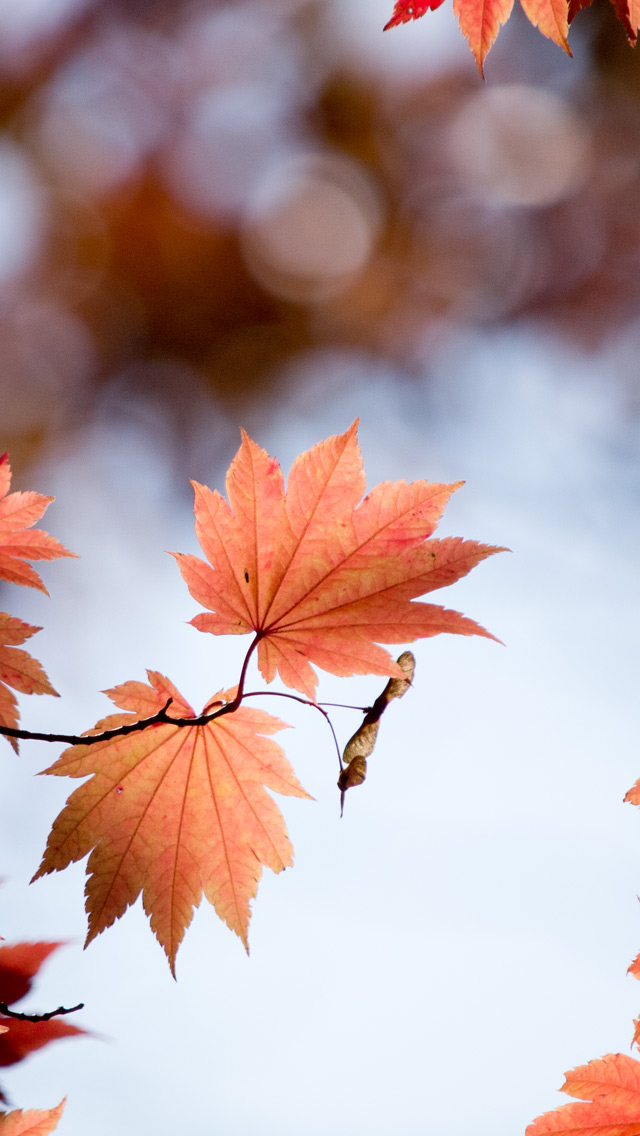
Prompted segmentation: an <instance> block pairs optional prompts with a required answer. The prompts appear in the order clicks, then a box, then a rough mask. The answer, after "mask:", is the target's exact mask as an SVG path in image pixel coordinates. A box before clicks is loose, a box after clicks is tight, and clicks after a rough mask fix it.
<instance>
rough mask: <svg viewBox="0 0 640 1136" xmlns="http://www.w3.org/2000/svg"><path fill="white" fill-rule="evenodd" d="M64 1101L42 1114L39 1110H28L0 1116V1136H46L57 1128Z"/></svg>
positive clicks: (18, 1110) (17, 1110)
mask: <svg viewBox="0 0 640 1136" xmlns="http://www.w3.org/2000/svg"><path fill="white" fill-rule="evenodd" d="M64 1106H65V1101H60V1104H59V1105H58V1106H57V1107H56V1108H48V1109H46V1110H45V1111H44V1112H43V1111H42V1110H41V1109H39V1108H30V1109H29V1110H28V1111H27V1112H23V1111H22V1109H16V1110H15V1111H14V1112H5V1113H2V1114H1V1115H0V1136H48V1134H49V1132H53V1130H54V1128H57V1126H58V1121H59V1119H60V1117H61V1116H62V1110H63V1108H64Z"/></svg>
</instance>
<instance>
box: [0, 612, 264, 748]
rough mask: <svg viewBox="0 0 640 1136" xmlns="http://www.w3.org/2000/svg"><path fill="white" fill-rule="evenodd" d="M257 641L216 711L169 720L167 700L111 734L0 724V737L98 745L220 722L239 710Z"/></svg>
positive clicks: (258, 639)
mask: <svg viewBox="0 0 640 1136" xmlns="http://www.w3.org/2000/svg"><path fill="white" fill-rule="evenodd" d="M261 638H262V635H261V633H260V632H258V634H257V635H256V637H255V639H254V640H253V643H252V644H251V646H250V647H249V650H248V651H247V653H246V655H245V659H244V663H243V664H242V671H241V672H240V681H239V682H238V691H237V694H236V696H235V698H234V699H233V701H232V702H223V703H219V702H215V703H213V704H212V705H215V706H218V709H217V710H213V711H211V712H210V713H209V714H199V715H197V716H195V717H193V718H172V717H171V716H170V715H169V714H167V710H168V709H169V707H170V705H171V703H172V702H173V699H172V698H169V699H167V701H166V702H165V704H164V706H163V707H162V709H161V710H158V712H157V714H153V715H152V716H151V717H150V718H140V719H139V721H137V722H127V723H126V724H125V725H124V726H116V727H115V728H114V729H113V730H103V731H102V732H101V733H99V734H43V733H40V732H38V731H36V730H19V729H17V728H15V727H14V726H3V725H2V724H0V734H4V735H5V736H6V737H8V738H20V739H21V740H23V741H35V742H66V743H67V744H68V745H96V744H97V743H98V742H108V741H111V739H112V738H120V737H126V735H127V734H134V733H139V732H140V731H141V730H146V729H148V727H149V726H157V725H158V724H160V723H162V724H164V725H172V726H206V725H207V723H208V722H212V721H213V719H214V718H220V717H222V715H223V714H233V713H234V711H236V710H237V709H238V707H239V706H240V703H241V702H242V699H243V697H244V693H243V691H244V683H245V679H246V675H247V667H248V665H249V659H250V658H251V655H252V654H253V652H254V650H255V648H256V647H257V645H258V643H259V642H260V639H261Z"/></svg>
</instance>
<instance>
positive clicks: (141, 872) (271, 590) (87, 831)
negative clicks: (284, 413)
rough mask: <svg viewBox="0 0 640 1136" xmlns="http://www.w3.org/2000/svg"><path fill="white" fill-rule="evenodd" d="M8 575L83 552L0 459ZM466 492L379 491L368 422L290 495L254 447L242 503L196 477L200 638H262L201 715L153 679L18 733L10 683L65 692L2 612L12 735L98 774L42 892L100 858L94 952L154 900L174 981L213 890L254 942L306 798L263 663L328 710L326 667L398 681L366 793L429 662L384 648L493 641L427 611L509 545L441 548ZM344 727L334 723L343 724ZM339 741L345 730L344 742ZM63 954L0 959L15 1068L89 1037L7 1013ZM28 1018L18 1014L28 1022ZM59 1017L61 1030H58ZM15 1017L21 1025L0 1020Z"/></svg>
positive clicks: (0, 701) (10, 1117)
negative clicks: (263, 893)
mask: <svg viewBox="0 0 640 1136" xmlns="http://www.w3.org/2000/svg"><path fill="white" fill-rule="evenodd" d="M0 478H1V486H0V487H1V489H2V493H1V495H0V578H4V579H6V580H9V581H11V582H12V583H16V584H22V585H26V586H29V587H36V588H39V589H41V590H45V589H44V585H43V583H42V581H41V579H40V577H39V576H38V575H37V573H36V572H35V571H34V570H33V568H32V567H31V565H30V563H29V561H30V560H34V559H45V558H47V559H52V558H54V557H60V556H71V555H73V554H72V553H70V552H68V551H67V549H65V548H64V547H63V546H62V545H61V544H59V543H58V542H57V541H56V540H55V539H54V538H53V537H50V536H48V534H46V533H43V532H42V531H40V530H38V529H34V528H33V525H34V524H35V522H36V521H37V520H39V519H40V517H41V516H42V513H43V511H44V509H45V508H46V506H47V505H48V504H49V503H50V501H51V498H47V497H43V496H41V495H40V494H37V493H10V491H9V490H10V478H11V471H10V466H9V462H8V457H7V455H6V454H5V455H3V457H2V458H1V459H0ZM460 484H461V483H456V484H453V485H441V484H431V483H429V482H426V481H416V482H413V483H411V484H407V483H406V482H404V481H400V482H395V483H393V482H384V483H382V484H381V485H378V486H376V487H375V488H374V489H373V490H371V492H370V493H369V494H368V495H367V496H363V495H364V492H365V478H364V471H363V468H362V459H361V455H360V450H359V447H358V442H357V423H354V424H353V426H352V427H351V428H350V429H349V430H347V431H346V432H345V433H344V434H341V435H337V436H335V437H332V438H329V439H327V440H326V441H325V442H321V443H319V444H318V445H316V446H314V447H313V449H311V450H309V451H308V452H307V453H304V454H301V455H300V457H299V458H298V459H297V460H296V461H295V462H294V465H293V468H292V470H291V472H290V475H289V479H288V484H287V486H286V489H285V481H284V476H283V474H282V471H281V469H280V466H279V465H278V463H277V461H275V459H273V458H272V457H270V456H269V455H268V454H267V453H266V452H265V451H264V450H263V449H261V448H260V447H259V446H258V445H257V444H256V443H255V442H253V441H252V440H251V439H250V438H249V437H248V436H247V435H246V434H243V438H242V444H241V446H240V449H239V451H238V453H237V455H236V457H235V458H234V460H233V462H232V463H231V467H230V469H229V473H228V475H227V485H226V488H227V499H225V498H224V497H222V496H221V494H220V493H218V492H217V491H212V490H210V489H208V488H207V487H206V486H203V485H199V484H196V483H194V489H195V518H196V532H197V535H198V539H199V541H200V545H201V547H202V551H203V553H204V555H205V556H206V560H202V559H200V558H198V557H195V556H184V555H180V554H176V559H177V561H178V564H179V567H180V571H181V572H182V575H183V577H184V579H185V581H186V583H187V586H188V588H189V591H190V592H191V594H192V596H193V597H194V599H196V600H197V601H198V602H199V603H200V604H201V605H202V606H203V607H205V608H206V609H207V610H206V612H204V613H201V614H199V615H196V616H195V617H194V618H193V619H192V621H191V622H192V623H193V625H194V627H196V628H197V629H198V630H199V631H203V632H207V633H211V634H214V635H220V634H233V635H242V634H249V635H251V636H252V638H251V642H250V645H249V648H248V650H247V653H246V656H245V660H244V664H243V666H242V670H241V674H240V676H239V681H238V683H237V685H236V686H234V687H232V688H231V689H229V690H227V691H218V692H216V693H213V694H212V696H211V698H210V699H209V700H208V702H207V704H206V706H205V707H204V710H203V712H202V713H201V714H197V713H196V712H195V711H194V710H193V708H192V707H191V706H190V705H189V703H188V702H187V701H186V700H185V699H184V698H183V696H182V695H181V694H180V692H179V691H178V690H177V688H176V687H175V686H174V684H173V683H172V682H171V680H170V679H168V678H165V677H164V676H162V675H160V674H158V673H157V672H155V671H148V672H147V673H148V683H144V682H140V681H136V680H129V681H126V682H124V683H122V684H120V685H119V686H116V687H114V688H113V689H112V690H109V691H106V693H107V694H108V695H109V697H110V698H111V699H112V701H113V702H114V703H115V705H116V707H117V708H118V711H119V712H118V713H115V714H111V715H110V716H108V717H107V718H104V719H103V720H101V721H100V722H98V723H97V724H96V726H95V727H94V728H93V729H92V730H88V731H87V732H86V733H85V734H84V735H81V736H75V735H69V736H67V735H59V734H49V735H46V734H45V735H43V734H36V733H32V732H30V731H28V730H22V729H19V728H18V727H17V721H18V708H17V703H16V700H15V697H14V695H13V694H12V691H11V690H10V689H9V688H10V687H13V689H15V690H19V691H20V692H22V693H38V694H45V693H48V694H55V693H56V691H55V690H54V689H53V687H52V686H51V684H50V682H49V680H48V678H47V676H46V675H45V673H44V671H43V670H42V667H41V666H40V664H39V663H38V662H37V660H35V659H33V658H32V657H31V656H30V655H28V654H27V652H26V651H23V650H22V649H21V648H20V646H19V645H20V644H21V643H23V642H24V641H25V639H27V638H28V637H30V636H31V635H32V634H34V633H35V631H37V630H39V629H38V628H36V627H31V626H30V625H28V624H25V623H22V622H21V621H20V620H19V619H17V618H15V617H14V616H10V615H7V614H0V629H1V630H2V636H3V646H2V647H1V648H0V650H1V652H2V654H0V678H1V680H2V686H1V687H0V732H3V733H4V734H5V736H6V737H7V740H8V741H9V742H10V743H11V744H12V745H14V747H16V748H17V741H18V738H19V737H23V738H43V739H44V740H49V741H55V740H58V741H59V740H66V741H68V742H70V743H71V745H70V747H69V748H68V749H66V750H65V752H64V753H63V754H62V755H61V757H60V758H58V760H57V761H56V762H54V764H53V765H51V766H50V767H49V768H48V769H47V770H45V771H44V772H45V773H49V774H53V775H55V776H66V777H72V778H78V777H79V778H88V779H87V780H85V781H84V783H83V784H82V785H81V786H80V787H79V788H78V789H76V790H75V792H74V793H72V795H71V796H70V797H69V800H68V801H67V804H66V806H65V807H64V809H63V810H62V812H61V813H60V816H59V817H58V818H57V820H56V821H55V822H54V824H53V827H52V830H51V833H50V836H49V839H48V842H47V847H46V850H45V853H44V857H43V860H42V863H41V865H40V868H39V870H38V872H37V873H36V876H35V877H34V878H36V879H37V878H38V877H39V876H42V875H44V874H46V873H49V872H52V871H56V870H61V869H64V868H65V867H67V866H68V865H69V864H71V863H72V862H74V861H77V860H79V859H82V858H84V857H85V856H87V855H88V857H89V858H88V864H87V872H88V881H87V888H86V896H87V902H86V908H87V913H88V917H89V930H88V935H87V943H89V942H90V941H91V940H92V939H93V938H94V937H95V936H96V935H97V934H99V933H100V932H101V931H103V930H104V929H105V928H107V927H108V926H110V925H111V924H112V923H113V922H114V920H115V919H117V918H119V917H120V916H121V915H122V914H123V913H124V912H125V910H126V909H127V907H128V906H129V905H130V904H132V903H133V902H134V901H135V900H136V899H137V898H138V896H139V895H140V894H142V900H143V904H144V909H145V911H146V912H147V914H148V915H149V918H150V921H151V926H152V929H153V930H154V932H155V934H156V936H157V938H158V940H159V942H160V943H161V945H162V946H163V948H164V950H165V952H166V954H167V957H168V959H169V963H170V966H171V970H172V972H173V973H175V960H176V953H177V950H178V947H179V945H180V942H181V940H182V938H183V935H184V932H185V929H186V928H187V927H188V925H189V923H190V922H191V919H192V916H193V910H194V908H195V907H197V906H198V904H199V903H200V901H201V899H202V896H203V895H204V896H206V898H207V899H208V900H209V902H210V903H211V904H213V906H214V907H215V909H216V911H217V912H218V914H219V916H220V917H221V919H223V920H224V921H225V922H226V923H227V925H228V926H229V927H230V928H231V929H232V930H233V931H235V933H236V934H237V935H238V936H239V937H240V939H241V940H242V942H243V943H244V945H245V947H247V946H248V937H247V936H248V926H249V918H250V903H251V900H252V899H253V897H254V896H255V894H256V890H257V886H258V882H259V879H260V875H261V873H262V868H263V866H267V867H270V868H271V869H272V871H274V872H279V871H281V870H282V869H283V868H284V867H286V866H288V865H290V864H291V863H292V862H293V851H292V847H291V843H290V841H289V837H288V835H287V832H286V828H285V824H284V819H283V817H282V815H281V813H280V811H279V809H278V808H277V806H276V804H275V802H274V801H273V800H272V798H271V796H270V793H269V792H268V791H267V790H270V791H272V792H277V793H280V794H283V795H289V796H297V797H307V798H308V794H307V793H306V792H305V790H304V789H303V787H302V786H301V785H300V783H299V781H298V780H297V778H296V776H295V774H294V772H293V770H292V769H291V766H290V765H289V763H288V762H287V760H286V758H285V756H284V753H283V751H282V748H281V747H280V746H279V745H278V743H277V742H276V741H274V739H273V737H272V735H273V734H276V733H279V732H280V731H281V730H282V729H284V728H285V725H286V723H284V722H282V721H280V720H279V719H278V718H275V717H273V716H272V715H271V714H267V713H266V712H265V711H263V710H260V709H258V708H256V707H255V706H248V705H247V704H246V700H247V699H248V698H250V697H255V696H256V695H257V694H259V693H260V692H257V691H252V692H248V691H246V689H245V681H246V677H247V672H248V667H249V664H250V661H251V659H252V657H253V656H254V654H255V658H256V661H257V665H258V669H259V671H260V672H261V674H262V677H263V679H264V680H265V681H266V682H267V683H271V682H272V681H273V680H274V679H276V678H277V677H279V678H280V680H281V681H282V683H283V684H284V686H285V687H287V688H289V690H295V691H297V692H298V693H297V694H295V695H291V694H288V693H284V692H283V694H284V697H289V698H291V697H293V698H295V699H297V701H299V702H303V703H306V704H307V705H309V706H311V707H312V708H315V709H316V710H319V711H320V712H321V713H322V714H323V715H324V717H325V718H327V719H328V714H327V712H326V710H324V709H323V708H322V706H321V705H320V704H319V703H318V702H317V699H316V686H317V682H318V676H317V674H316V671H315V670H314V669H313V665H312V664H314V665H315V666H317V667H320V668H321V669H323V670H325V671H329V672H331V673H333V674H335V675H338V676H348V675H356V674H357V675H367V674H370V675H382V676H385V677H386V678H387V679H388V681H387V684H386V686H385V688H384V690H383V691H382V693H381V694H380V695H379V696H378V698H377V699H376V700H375V702H374V704H373V705H372V706H371V707H363V708H362V714H363V719H362V723H361V725H360V726H359V727H358V729H357V730H356V732H355V733H354V734H353V736H352V737H351V739H350V740H349V741H348V742H347V744H346V746H345V749H344V756H343V757H341V756H340V751H339V750H338V760H339V762H340V767H341V771H340V777H339V780H338V788H339V790H340V794H341V800H342V803H344V795H345V792H346V791H347V790H348V789H349V788H353V787H355V786H356V785H360V784H362V782H363V781H364V779H365V776H366V761H367V758H368V757H369V756H370V755H371V753H372V751H373V747H374V744H375V741H376V737H377V733H378V729H379V725H380V719H381V716H382V714H383V712H384V711H385V710H386V708H387V707H388V705H389V704H390V703H391V702H392V701H393V700H395V699H397V698H400V697H402V696H403V695H404V694H405V693H406V692H407V690H409V688H410V687H411V684H412V680H413V675H414V669H415V660H414V658H413V655H412V654H411V653H410V652H408V651H405V652H403V653H402V654H401V655H400V657H399V658H398V660H397V661H396V660H394V658H393V657H392V655H391V654H389V652H388V651H387V650H385V649H384V647H383V646H381V644H397V643H408V642H413V641H415V640H417V639H423V638H429V637H431V636H433V635H438V634H441V633H442V632H449V633H453V634H457V635H481V636H485V637H488V638H493V636H492V635H491V634H490V633H489V632H487V631H485V630H484V629H483V628H482V627H480V626H479V625H478V624H477V623H474V622H473V621H472V620H470V619H468V618H466V617H465V616H463V615H461V614H460V613H459V612H456V611H451V610H449V609H447V608H443V607H441V606H439V605H436V604H431V603H423V602H415V601H416V598H417V597H419V596H423V595H425V594H428V593H430V592H432V591H435V590H436V589H439V588H442V587H445V586H447V585H449V584H452V583H454V582H455V581H456V580H458V579H459V578H460V577H461V576H464V575H466V573H467V572H469V571H470V570H471V569H472V568H473V567H474V566H475V565H476V564H478V563H479V562H480V561H481V560H483V559H485V558H486V557H488V556H491V555H492V554H493V553H495V552H498V551H501V550H500V549H498V548H496V547H493V546H489V545H483V544H478V543H477V542H475V541H465V540H461V539H460V538H446V539H443V540H438V539H434V538H433V532H434V529H435V527H436V525H437V523H438V521H439V519H440V517H441V515H442V512H443V510H444V508H445V506H446V504H447V501H448V500H449V497H450V496H451V494H452V493H453V492H454V490H456V489H458V488H459V485H460ZM331 729H332V731H333V727H331ZM334 739H335V732H334ZM58 945H59V944H56V943H33V944H19V945H17V946H13V947H11V946H6V947H0V991H1V992H2V995H3V997H2V995H0V1001H3V1005H4V1008H5V1010H6V1015H5V1018H4V1019H3V1018H0V1064H11V1063H13V1062H15V1061H19V1060H21V1059H22V1057H24V1056H25V1055H26V1054H27V1053H29V1052H31V1051H33V1050H34V1049H37V1048H39V1047H40V1046H43V1045H45V1044H47V1042H49V1041H51V1040H53V1039H54V1038H58V1037H63V1036H69V1035H72V1034H77V1033H80V1032H82V1031H81V1030H79V1029H78V1028H77V1027H75V1026H73V1025H70V1024H67V1023H66V1022H62V1021H60V1020H59V1018H58V1017H57V1016H56V1015H57V1014H62V1013H67V1012H69V1011H66V1010H64V1009H63V1008H62V1007H61V1008H60V1009H59V1010H58V1011H53V1012H52V1013H50V1014H45V1015H43V1016H42V1018H41V1020H38V1021H34V1020H33V1019H30V1020H27V1016H26V1015H22V1016H21V1015H19V1014H14V1012H13V1011H10V1010H9V1008H8V1007H9V1005H10V1004H11V1003H13V1002H15V1001H17V1000H18V999H20V998H22V997H23V996H24V995H25V994H26V993H27V992H28V990H29V988H30V985H31V980H32V978H33V976H34V974H35V973H36V972H37V970H38V967H39V966H40V965H41V963H42V962H43V961H44V959H45V958H46V957H47V956H48V955H49V954H50V953H51V951H53V950H54V949H55V948H56V946H58ZM21 1017H22V1019H23V1020H21ZM45 1019H46V1020H45ZM5 1021H6V1022H7V1025H5V1024H4V1022H5ZM61 1108H62V1105H60V1106H59V1107H58V1109H53V1110H51V1111H50V1112H47V1113H38V1112H27V1113H21V1112H12V1113H7V1114H4V1116H0V1134H1V1133H3V1132H11V1133H16V1134H17V1133H23V1132H25V1133H26V1132H32V1133H36V1132H37V1133H46V1132H50V1131H52V1129H53V1128H54V1127H55V1125H56V1123H57V1120H58V1118H59V1115H60V1111H61Z"/></svg>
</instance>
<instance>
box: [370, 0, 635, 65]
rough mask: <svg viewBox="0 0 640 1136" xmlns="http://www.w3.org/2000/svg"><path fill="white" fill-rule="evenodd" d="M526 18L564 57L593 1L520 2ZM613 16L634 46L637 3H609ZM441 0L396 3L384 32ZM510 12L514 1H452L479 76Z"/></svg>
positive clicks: (627, 0)
mask: <svg viewBox="0 0 640 1136" xmlns="http://www.w3.org/2000/svg"><path fill="white" fill-rule="evenodd" d="M520 2H521V4H522V8H523V10H524V12H525V15H526V16H527V18H528V19H529V20H530V21H531V23H532V24H533V26H534V27H536V28H538V29H539V30H540V31H541V32H542V34H543V35H545V36H547V37H548V38H549V39H552V40H553V42H554V43H557V44H558V46H559V47H561V48H562V49H563V50H564V51H566V53H567V55H571V49H570V47H569V42H568V39H567V36H568V34H569V25H570V24H571V22H572V20H573V19H574V17H575V16H576V15H577V14H578V12H580V11H581V10H582V9H583V8H587V7H588V6H589V5H590V4H591V3H592V0H520ZM611 2H612V4H613V7H614V10H615V13H616V16H617V17H618V19H619V20H620V22H621V23H622V25H623V27H624V29H625V31H626V33H627V36H628V38H629V42H630V43H631V44H632V46H635V44H636V42H637V39H638V30H639V29H640V2H639V0H611ZM443 3H444V0H396V2H395V4H394V8H393V14H392V16H391V19H390V20H389V21H388V23H387V24H385V28H384V30H385V31H388V30H389V28H394V27H397V26H398V25H399V24H406V23H408V22H409V21H410V20H417V19H419V18H420V17H421V16H424V15H425V14H426V13H427V12H428V11H429V10H431V11H435V10H436V8H439V7H440V6H441V5H442V4H443ZM512 9H513V0H453V11H454V13H455V15H456V18H457V20H458V23H459V25H460V30H461V31H462V34H463V35H464V36H465V38H466V39H467V40H468V43H469V47H470V48H471V50H472V52H473V55H474V58H475V60H476V63H477V64H478V68H479V70H480V74H482V70H483V66H484V61H485V59H486V57H487V54H488V52H489V50H490V48H491V47H492V45H493V43H494V42H495V39H496V36H497V35H498V32H499V31H500V28H501V26H502V24H504V23H506V21H507V20H508V19H509V16H510V15H511V11H512Z"/></svg>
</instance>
